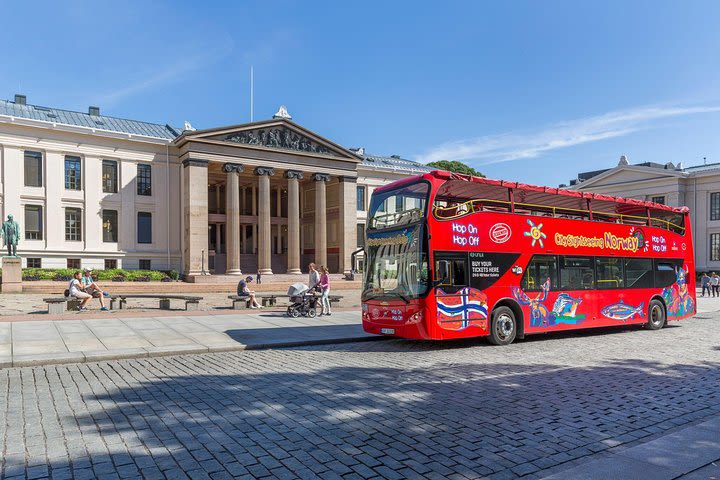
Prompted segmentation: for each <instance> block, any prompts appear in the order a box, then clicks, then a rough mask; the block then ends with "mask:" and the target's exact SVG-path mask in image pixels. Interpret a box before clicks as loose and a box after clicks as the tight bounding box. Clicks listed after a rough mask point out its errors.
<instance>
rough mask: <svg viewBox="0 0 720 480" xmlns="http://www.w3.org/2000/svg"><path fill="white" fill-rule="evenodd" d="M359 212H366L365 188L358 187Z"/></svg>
mask: <svg viewBox="0 0 720 480" xmlns="http://www.w3.org/2000/svg"><path fill="white" fill-rule="evenodd" d="M357 210H358V212H364V211H365V187H357Z"/></svg>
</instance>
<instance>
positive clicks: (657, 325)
mask: <svg viewBox="0 0 720 480" xmlns="http://www.w3.org/2000/svg"><path fill="white" fill-rule="evenodd" d="M665 321H666V318H665V307H663V304H662V302H661V301H660V300H650V304H649V306H648V321H647V324H646V326H647V328H649V329H650V330H660V329H661V328H662V327H664V326H665Z"/></svg>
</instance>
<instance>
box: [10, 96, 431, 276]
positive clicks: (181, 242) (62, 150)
mask: <svg viewBox="0 0 720 480" xmlns="http://www.w3.org/2000/svg"><path fill="white" fill-rule="evenodd" d="M428 170H429V168H428V167H426V166H424V165H422V164H419V163H416V162H412V161H410V160H405V159H402V158H400V157H399V156H397V155H392V156H387V157H385V156H374V155H369V154H366V153H365V151H364V149H363V148H354V149H350V148H346V147H343V146H341V145H338V144H337V143H334V142H332V141H331V140H329V139H327V138H324V137H322V136H320V135H318V134H317V133H314V132H312V131H310V130H308V129H306V128H304V127H302V126H301V125H299V124H298V123H296V122H293V121H292V119H291V117H290V115H288V113H287V110H286V109H285V108H284V107H281V108H280V110H279V111H278V112H277V113H276V114H275V115H274V116H273V117H272V118H271V119H268V120H263V121H258V122H253V123H247V124H242V125H234V126H228V127H220V128H212V129H205V130H195V129H193V128H192V127H191V126H190V125H189V124H188V123H186V125H185V128H184V129H179V128H174V127H172V126H170V125H161V124H154V123H149V122H142V121H136V120H126V119H121V118H116V117H110V116H106V115H101V114H100V110H99V108H97V107H90V108H89V109H88V112H87V113H80V112H72V111H67V110H61V109H55V108H48V107H42V106H38V105H31V104H28V103H27V99H26V98H25V97H24V96H22V95H16V96H15V99H14V101H6V100H0V182H1V183H0V207H1V210H2V213H3V217H5V216H7V214H10V213H12V214H14V216H15V218H16V220H18V221H19V223H20V227H21V230H22V233H21V241H20V245H19V248H18V253H19V255H21V256H22V257H23V265H24V266H30V267H47V268H53V267H71V268H79V267H85V266H89V267H92V268H96V269H97V268H100V269H102V268H115V267H117V268H142V269H159V270H169V269H176V270H178V271H181V272H184V273H185V274H187V275H188V278H189V279H190V280H191V281H193V280H195V281H201V280H202V279H203V278H205V276H206V275H208V274H210V275H220V274H230V275H233V274H235V275H237V274H241V273H256V272H259V273H261V274H263V275H270V274H273V273H299V272H300V271H306V270H307V269H306V265H307V264H308V263H309V262H311V261H314V262H316V263H318V264H323V265H327V266H328V268H329V269H330V270H331V271H333V272H340V273H347V272H349V271H350V269H351V268H353V267H355V268H357V265H352V263H351V254H352V252H353V251H355V250H357V248H358V246H361V244H362V241H363V237H364V226H365V219H366V211H367V207H368V202H369V198H370V195H371V193H372V191H373V189H374V188H375V187H377V186H380V185H384V184H386V183H388V182H391V181H393V180H396V179H399V178H402V177H403V176H407V175H413V174H417V173H421V172H425V171H428Z"/></svg>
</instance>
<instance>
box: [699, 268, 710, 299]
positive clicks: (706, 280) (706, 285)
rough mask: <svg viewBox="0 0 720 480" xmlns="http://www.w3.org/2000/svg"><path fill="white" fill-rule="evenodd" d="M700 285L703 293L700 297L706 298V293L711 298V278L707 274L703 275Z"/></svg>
mask: <svg viewBox="0 0 720 480" xmlns="http://www.w3.org/2000/svg"><path fill="white" fill-rule="evenodd" d="M700 285H701V286H702V293H701V294H700V296H701V297H704V296H705V292H706V291H707V294H708V296H710V276H709V275H708V274H707V272H706V273H703V274H702V278H701V279H700Z"/></svg>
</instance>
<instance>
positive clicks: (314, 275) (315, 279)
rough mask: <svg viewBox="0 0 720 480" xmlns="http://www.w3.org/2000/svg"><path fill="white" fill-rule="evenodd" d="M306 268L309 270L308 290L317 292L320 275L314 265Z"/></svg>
mask: <svg viewBox="0 0 720 480" xmlns="http://www.w3.org/2000/svg"><path fill="white" fill-rule="evenodd" d="M308 268H309V269H310V275H308V287H310V290H313V291H318V290H319V288H318V284H319V283H320V273H319V272H318V271H317V269H316V268H315V264H314V263H311V264H310V265H308Z"/></svg>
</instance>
